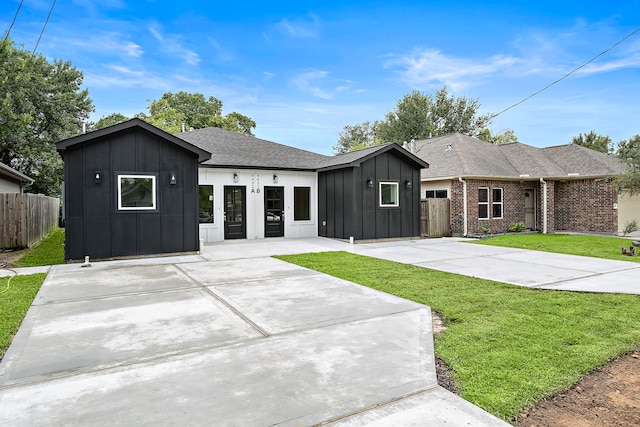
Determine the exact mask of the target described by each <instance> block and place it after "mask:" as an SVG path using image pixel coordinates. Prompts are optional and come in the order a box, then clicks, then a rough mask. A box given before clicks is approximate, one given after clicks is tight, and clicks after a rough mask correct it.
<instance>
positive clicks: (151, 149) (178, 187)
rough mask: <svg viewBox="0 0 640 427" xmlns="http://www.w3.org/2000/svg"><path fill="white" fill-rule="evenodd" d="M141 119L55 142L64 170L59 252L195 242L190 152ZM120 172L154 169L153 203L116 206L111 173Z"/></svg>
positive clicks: (152, 250) (194, 170)
mask: <svg viewBox="0 0 640 427" xmlns="http://www.w3.org/2000/svg"><path fill="white" fill-rule="evenodd" d="M148 127H149V125H145V126H132V125H129V126H121V127H118V126H116V127H114V131H113V132H111V133H108V132H107V133H106V134H105V133H104V132H102V133H101V132H99V131H98V132H95V133H96V134H97V135H96V137H95V138H94V139H91V138H84V140H82V141H80V142H81V143H73V144H67V145H66V146H64V150H60V144H62V143H64V142H61V143H59V148H58V149H59V150H60V151H62V154H63V158H64V173H65V214H66V224H65V226H66V242H65V258H66V259H74V260H80V259H83V258H84V257H85V256H90V257H91V258H98V259H99V258H112V257H121V256H135V255H146V254H160V253H174V252H188V251H196V250H198V248H199V237H198V193H197V192H198V182H197V180H198V158H199V155H198V152H194V151H192V150H189V149H186V148H185V147H183V146H180V145H177V144H176V143H174V142H172V141H171V140H170V135H168V134H167V135H168V137H169V139H167V138H164V137H163V132H162V131H159V130H158V131H157V132H156V131H155V130H152V131H150V130H149V129H148ZM154 129H155V128H154ZM96 171H99V172H100V176H101V178H100V182H96V180H95V173H96ZM172 172H173V173H174V174H175V178H176V179H175V183H174V184H171V182H170V178H171V173H172ZM127 173H133V174H145V175H151V176H155V177H156V179H155V180H156V198H157V199H156V209H155V210H149V211H144V210H135V211H123V210H118V195H117V175H118V174H127Z"/></svg>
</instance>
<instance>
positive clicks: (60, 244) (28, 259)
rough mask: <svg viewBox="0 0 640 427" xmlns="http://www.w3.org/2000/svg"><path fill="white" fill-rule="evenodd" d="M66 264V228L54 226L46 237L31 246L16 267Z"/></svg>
mask: <svg viewBox="0 0 640 427" xmlns="http://www.w3.org/2000/svg"><path fill="white" fill-rule="evenodd" d="M55 264H64V228H54V229H53V230H52V231H51V232H50V233H49V234H48V235H47V236H46V237H45V238H44V239H42V240H41V241H39V242H38V243H36V244H35V245H33V246H32V247H31V248H29V250H28V252H27V253H26V254H25V255H24V256H23V257H22V258H20V259H19V260H18V261H17V262H16V265H15V266H14V267H37V266H41V265H55Z"/></svg>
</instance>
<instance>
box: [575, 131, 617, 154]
mask: <svg viewBox="0 0 640 427" xmlns="http://www.w3.org/2000/svg"><path fill="white" fill-rule="evenodd" d="M571 143H572V144H577V145H582V146H583V147H587V148H590V149H592V150H596V151H600V152H601V153H606V154H611V153H612V152H613V142H612V141H611V138H609V137H608V136H607V135H599V134H597V133H596V132H595V131H593V130H592V131H590V132H589V133H585V134H584V135H583V134H582V133H580V134H579V135H578V136H574V137H573V139H572V140H571Z"/></svg>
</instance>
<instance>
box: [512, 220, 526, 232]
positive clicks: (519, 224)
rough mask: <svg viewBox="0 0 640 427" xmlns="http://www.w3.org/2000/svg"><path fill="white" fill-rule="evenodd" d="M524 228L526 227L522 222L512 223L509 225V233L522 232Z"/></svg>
mask: <svg viewBox="0 0 640 427" xmlns="http://www.w3.org/2000/svg"><path fill="white" fill-rule="evenodd" d="M525 228H527V227H526V226H525V225H524V222H512V223H511V224H509V231H512V232H514V233H519V232H521V231H524V229H525Z"/></svg>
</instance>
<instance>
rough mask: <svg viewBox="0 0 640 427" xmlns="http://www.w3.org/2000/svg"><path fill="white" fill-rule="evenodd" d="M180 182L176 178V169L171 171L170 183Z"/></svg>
mask: <svg viewBox="0 0 640 427" xmlns="http://www.w3.org/2000/svg"><path fill="white" fill-rule="evenodd" d="M177 183H178V180H177V179H176V173H175V172H174V171H171V176H170V178H169V185H176V184H177Z"/></svg>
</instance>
